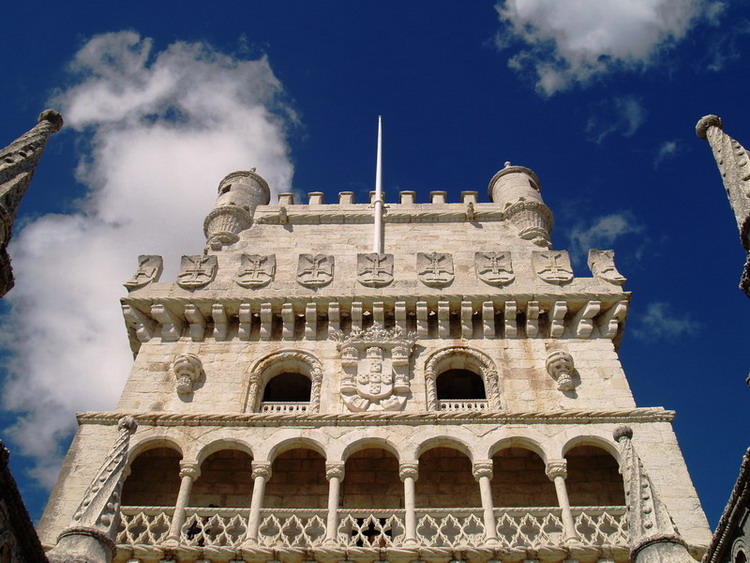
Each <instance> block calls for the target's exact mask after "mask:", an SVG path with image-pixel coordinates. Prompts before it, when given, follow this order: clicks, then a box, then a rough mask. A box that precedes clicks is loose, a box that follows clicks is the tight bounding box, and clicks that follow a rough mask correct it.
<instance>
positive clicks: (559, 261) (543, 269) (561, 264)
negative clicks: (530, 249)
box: [532, 250, 573, 284]
mask: <svg viewBox="0 0 750 563" xmlns="http://www.w3.org/2000/svg"><path fill="white" fill-rule="evenodd" d="M532 256H533V261H534V271H535V272H536V274H537V275H538V276H539V277H540V278H542V279H543V280H544V281H546V282H547V283H557V284H564V283H568V282H569V281H571V280H572V279H573V268H572V267H571V266H570V257H569V256H568V253H567V252H565V251H564V250H543V251H538V252H534V253H533V254H532Z"/></svg>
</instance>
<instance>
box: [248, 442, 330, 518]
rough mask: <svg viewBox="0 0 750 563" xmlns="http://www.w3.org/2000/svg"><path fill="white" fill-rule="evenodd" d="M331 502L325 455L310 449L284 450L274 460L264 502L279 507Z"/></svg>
mask: <svg viewBox="0 0 750 563" xmlns="http://www.w3.org/2000/svg"><path fill="white" fill-rule="evenodd" d="M327 503H328V481H326V470H325V458H323V457H322V456H321V455H320V454H319V453H317V452H314V451H312V450H308V449H301V448H297V449H294V450H290V451H287V452H284V453H283V454H281V455H279V456H278V457H277V458H276V459H275V460H274V462H273V473H272V475H271V480H270V481H268V483H267V484H266V494H265V497H264V501H263V504H264V506H267V507H276V508H325V507H326V506H327Z"/></svg>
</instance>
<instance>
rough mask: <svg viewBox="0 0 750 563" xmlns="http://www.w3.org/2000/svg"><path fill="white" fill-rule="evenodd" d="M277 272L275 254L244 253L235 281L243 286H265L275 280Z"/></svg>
mask: <svg viewBox="0 0 750 563" xmlns="http://www.w3.org/2000/svg"><path fill="white" fill-rule="evenodd" d="M275 273H276V255H275V254H266V255H261V254H243V255H242V256H241V257H240V269H239V270H237V278H236V280H235V281H236V282H237V285H240V286H242V287H252V288H255V287H264V286H266V285H268V284H269V283H271V281H273V276H274V274H275Z"/></svg>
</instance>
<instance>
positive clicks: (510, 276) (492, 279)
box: [474, 252, 516, 286]
mask: <svg viewBox="0 0 750 563" xmlns="http://www.w3.org/2000/svg"><path fill="white" fill-rule="evenodd" d="M474 266H475V268H476V270H477V277H478V278H479V279H480V280H482V281H483V282H484V283H488V284H490V285H498V286H500V285H506V284H509V283H510V282H512V281H513V280H514V279H515V278H516V276H515V274H514V273H513V263H512V262H511V259H510V252H476V253H474Z"/></svg>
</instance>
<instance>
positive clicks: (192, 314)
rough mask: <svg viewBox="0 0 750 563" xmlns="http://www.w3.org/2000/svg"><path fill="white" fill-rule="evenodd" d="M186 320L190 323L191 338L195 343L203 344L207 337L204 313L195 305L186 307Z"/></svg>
mask: <svg viewBox="0 0 750 563" xmlns="http://www.w3.org/2000/svg"><path fill="white" fill-rule="evenodd" d="M185 318H186V319H187V321H188V322H189V323H190V338H191V339H192V340H193V342H201V341H202V340H203V338H204V337H205V335H206V319H205V318H204V317H203V313H201V312H200V309H198V307H196V306H195V305H193V304H189V305H185Z"/></svg>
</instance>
